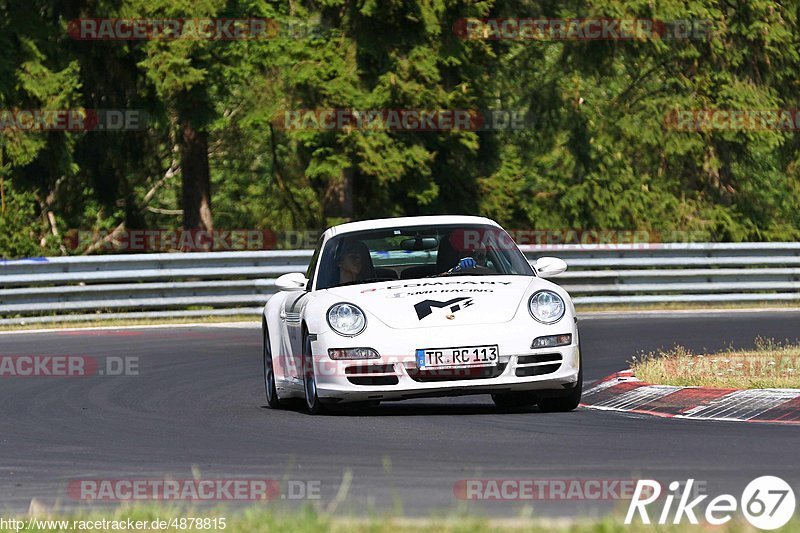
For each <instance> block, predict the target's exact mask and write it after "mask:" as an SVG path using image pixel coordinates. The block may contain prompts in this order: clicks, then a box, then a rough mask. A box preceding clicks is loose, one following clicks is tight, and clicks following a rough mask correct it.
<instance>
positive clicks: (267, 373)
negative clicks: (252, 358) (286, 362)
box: [263, 328, 281, 409]
mask: <svg viewBox="0 0 800 533" xmlns="http://www.w3.org/2000/svg"><path fill="white" fill-rule="evenodd" d="M263 340H264V390H265V392H266V395H267V405H268V406H269V407H270V409H278V408H280V406H281V401H280V399H279V398H278V390H277V388H276V387H275V366H274V365H273V363H272V346H271V345H270V343H269V332H268V331H267V328H264V335H263Z"/></svg>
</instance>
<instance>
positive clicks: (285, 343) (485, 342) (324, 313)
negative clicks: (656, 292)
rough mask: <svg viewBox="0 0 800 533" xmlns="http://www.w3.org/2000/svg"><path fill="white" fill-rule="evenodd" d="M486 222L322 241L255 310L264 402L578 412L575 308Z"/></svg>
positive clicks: (378, 226)
mask: <svg viewBox="0 0 800 533" xmlns="http://www.w3.org/2000/svg"><path fill="white" fill-rule="evenodd" d="M566 268H567V265H566V263H564V262H563V261H562V260H560V259H556V258H552V257H543V258H540V259H539V260H538V261H536V263H535V264H534V265H533V267H531V265H530V264H529V263H528V261H527V260H526V259H525V257H524V256H523V255H522V252H520V250H519V248H518V247H517V246H516V244H515V243H514V242H513V240H512V239H511V237H510V236H509V235H508V234H507V233H506V232H505V231H504V230H503V229H502V228H501V227H500V226H499V225H498V224H497V223H495V222H493V221H491V220H489V219H486V218H481V217H472V216H449V215H446V216H425V217H410V218H390V219H381V220H367V221H363V222H352V223H348V224H342V225H340V226H335V227H333V228H330V229H328V230H327V231H325V233H324V234H323V235H322V237H321V238H320V241H319V244H318V246H317V249H316V251H315V252H314V256H313V258H312V259H311V264H310V265H309V267H308V271H307V272H306V274H300V273H292V274H285V275H283V276H281V277H279V278H278V279H277V280H276V282H275V283H276V286H277V287H278V289H279V290H280V292H278V293H277V294H275V295H273V296H272V297H271V298H270V299H269V301H268V302H267V305H266V306H265V307H264V314H263V319H262V330H263V338H264V384H265V387H266V394H267V403H268V404H269V406H270V407H272V408H277V407H280V406H281V404H282V403H283V402H285V401H286V400H288V399H290V398H304V399H305V403H306V406H307V408H308V410H309V411H310V412H311V413H319V412H321V411H323V410H324V409H325V408H326V407H327V406H330V405H332V404H342V405H343V404H348V403H353V402H365V403H378V402H380V401H382V400H404V399H408V398H421V397H435V396H452V395H462V394H491V396H492V399H493V400H494V402H495V404H497V406H498V407H500V408H506V409H510V408H519V407H526V406H531V405H534V404H537V405H538V407H539V409H540V410H542V411H569V410H572V409H575V407H577V406H578V404H579V403H580V398H581V389H582V373H581V357H580V350H579V343H578V328H577V318H576V316H575V308H574V306H573V304H572V301H571V299H570V297H569V295H568V294H567V292H566V291H565V290H564V289H562V288H561V287H559V286H558V285H555V284H553V283H551V282H549V281H546V280H544V279H542V278H545V277H548V276H554V275H557V274H560V273H561V272H564V270H566Z"/></svg>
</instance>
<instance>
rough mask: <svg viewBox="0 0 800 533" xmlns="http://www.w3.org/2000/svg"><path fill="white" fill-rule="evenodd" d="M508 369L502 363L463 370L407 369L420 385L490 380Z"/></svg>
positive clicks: (463, 368) (464, 368)
mask: <svg viewBox="0 0 800 533" xmlns="http://www.w3.org/2000/svg"><path fill="white" fill-rule="evenodd" d="M505 369H506V364H505V363H501V364H499V365H496V366H484V367H473V368H470V367H462V368H434V369H431V370H419V369H417V368H407V369H406V370H407V371H408V375H409V377H410V378H411V379H413V380H414V381H416V382H419V383H430V382H435V381H462V380H470V379H490V378H496V377H497V376H499V375H500V374H502V373H503V371H504V370H505Z"/></svg>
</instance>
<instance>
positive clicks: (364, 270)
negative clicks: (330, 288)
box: [337, 241, 375, 284]
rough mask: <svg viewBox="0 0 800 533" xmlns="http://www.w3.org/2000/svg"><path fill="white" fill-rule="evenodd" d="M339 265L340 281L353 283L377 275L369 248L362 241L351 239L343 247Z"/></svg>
mask: <svg viewBox="0 0 800 533" xmlns="http://www.w3.org/2000/svg"><path fill="white" fill-rule="evenodd" d="M337 265H338V266H339V283H340V284H342V283H353V282H356V281H362V280H365V279H367V278H372V277H375V274H374V272H370V271H371V270H373V266H372V259H371V258H370V256H369V248H367V245H366V244H364V243H363V242H361V241H349V242H346V243H345V245H344V246H343V247H342V252H341V255H340V258H339V261H338V262H337Z"/></svg>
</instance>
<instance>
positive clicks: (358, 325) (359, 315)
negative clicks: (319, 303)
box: [328, 303, 367, 337]
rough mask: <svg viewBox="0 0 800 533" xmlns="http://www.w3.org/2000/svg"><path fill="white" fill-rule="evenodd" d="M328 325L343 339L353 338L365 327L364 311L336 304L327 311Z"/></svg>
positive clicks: (355, 307)
mask: <svg viewBox="0 0 800 533" xmlns="http://www.w3.org/2000/svg"><path fill="white" fill-rule="evenodd" d="M328 325H329V326H330V327H331V329H332V330H333V331H335V332H336V333H338V334H339V335H344V336H345V337H354V336H356V335H358V334H359V333H361V332H362V331H364V328H366V327H367V317H366V316H365V315H364V311H362V310H361V309H359V308H358V307H357V306H355V305H353V304H348V303H338V304H334V305H332V306H331V308H330V309H328Z"/></svg>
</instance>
